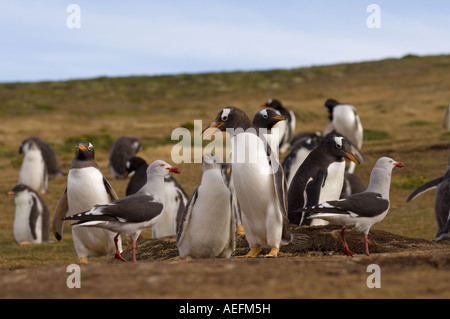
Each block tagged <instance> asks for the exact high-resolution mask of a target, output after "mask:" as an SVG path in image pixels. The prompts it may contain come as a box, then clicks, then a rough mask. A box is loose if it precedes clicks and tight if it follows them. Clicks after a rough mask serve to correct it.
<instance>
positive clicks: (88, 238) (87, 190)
mask: <svg viewBox="0 0 450 319" xmlns="http://www.w3.org/2000/svg"><path fill="white" fill-rule="evenodd" d="M116 199H117V194H116V192H115V191H114V190H113V188H112V187H111V185H110V184H109V182H108V181H107V179H106V178H105V177H104V176H103V174H102V173H101V171H100V169H99V167H98V165H97V162H96V161H95V152H94V146H93V145H92V144H91V143H89V142H86V141H82V142H79V143H78V144H77V145H76V148H75V157H74V159H73V161H72V164H71V165H70V169H69V173H68V175H67V186H66V189H65V191H64V193H63V195H62V196H61V199H60V200H59V202H58V204H57V205H56V208H55V212H54V214H53V233H54V235H55V237H56V239H58V240H61V238H62V231H63V224H64V221H63V220H62V218H63V217H65V216H66V215H74V214H76V213H80V212H84V211H86V210H89V209H91V207H93V206H94V205H103V204H108V203H110V202H112V201H113V200H116ZM72 236H73V244H74V247H75V250H76V252H77V255H78V258H79V259H80V262H83V263H86V262H88V260H89V258H90V257H100V256H105V255H108V254H111V253H114V252H115V246H114V244H113V243H112V240H113V238H114V236H115V234H114V233H112V232H110V231H109V230H105V229H101V228H76V227H75V228H72ZM118 240H119V246H121V240H120V237H119V238H118Z"/></svg>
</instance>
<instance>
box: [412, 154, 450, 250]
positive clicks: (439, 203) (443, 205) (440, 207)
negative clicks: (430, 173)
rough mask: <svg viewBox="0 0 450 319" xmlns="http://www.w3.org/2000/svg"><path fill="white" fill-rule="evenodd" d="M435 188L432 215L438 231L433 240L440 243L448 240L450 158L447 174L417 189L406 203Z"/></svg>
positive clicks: (449, 226)
mask: <svg viewBox="0 0 450 319" xmlns="http://www.w3.org/2000/svg"><path fill="white" fill-rule="evenodd" d="M449 155H450V154H449ZM435 188H436V195H435V199H434V213H435V217H436V221H437V226H438V231H437V233H436V237H435V238H434V240H435V241H441V240H443V239H450V156H449V163H448V165H447V172H446V173H445V174H444V176H441V177H438V178H436V179H433V180H431V181H429V182H426V183H425V184H423V185H422V186H420V187H418V188H417V189H416V190H415V191H413V192H412V193H411V195H409V196H408V199H407V200H406V202H407V203H409V202H410V201H412V200H413V199H414V198H416V197H417V196H419V195H421V194H423V193H425V192H427V191H429V190H432V189H435Z"/></svg>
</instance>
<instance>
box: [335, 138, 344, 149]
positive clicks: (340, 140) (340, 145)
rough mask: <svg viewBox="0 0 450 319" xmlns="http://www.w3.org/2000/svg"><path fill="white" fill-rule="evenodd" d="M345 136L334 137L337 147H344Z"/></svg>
mask: <svg viewBox="0 0 450 319" xmlns="http://www.w3.org/2000/svg"><path fill="white" fill-rule="evenodd" d="M343 139H344V138H343V137H342V136H336V137H335V138H334V141H335V142H336V147H337V148H339V149H341V148H342V140H343Z"/></svg>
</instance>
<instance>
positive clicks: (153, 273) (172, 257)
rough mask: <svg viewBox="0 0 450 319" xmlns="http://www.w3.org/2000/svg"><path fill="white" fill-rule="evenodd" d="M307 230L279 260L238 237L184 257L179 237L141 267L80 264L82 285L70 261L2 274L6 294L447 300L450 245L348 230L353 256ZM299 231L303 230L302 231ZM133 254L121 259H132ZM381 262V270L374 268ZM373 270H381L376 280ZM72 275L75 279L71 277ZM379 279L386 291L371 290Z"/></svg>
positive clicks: (146, 250)
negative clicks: (230, 252)
mask: <svg viewBox="0 0 450 319" xmlns="http://www.w3.org/2000/svg"><path fill="white" fill-rule="evenodd" d="M292 232H293V233H294V234H301V235H307V236H308V237H307V238H306V239H305V240H303V241H295V242H293V243H291V244H289V245H287V246H284V247H282V249H281V251H280V254H279V257H278V258H273V259H268V258H255V259H245V258H236V256H238V255H244V254H245V253H246V252H247V250H248V248H247V244H246V241H245V238H243V237H240V238H238V246H237V249H236V252H235V256H233V257H232V258H230V259H197V260H190V261H187V260H181V259H180V258H179V257H178V252H177V249H176V245H175V238H173V237H166V238H162V239H149V240H145V241H142V242H140V243H139V245H138V247H137V259H138V263H137V264H132V263H130V262H128V263H123V262H119V261H116V260H114V259H111V260H110V261H106V262H96V261H93V262H91V263H89V264H83V265H80V272H79V274H80V281H79V282H80V285H81V287H80V288H69V287H68V286H67V280H68V278H69V276H71V275H72V274H73V273H72V270H70V269H68V265H56V266H50V267H49V266H46V267H36V268H24V269H16V270H1V271H0V287H1V290H0V298H51V299H59V298H63V299H66V298H70V299H73V298H114V299H115V298H130V299H135V298H162V299H197V298H198V299H200V298H202V299H203V298H205V299H230V298H231V299H266V298H269V299H296V298H333V299H334V298H449V297H450V289H449V288H450V284H449V282H450V271H449V270H450V244H449V243H448V242H444V243H435V242H432V241H428V240H425V239H415V238H407V237H403V236H398V235H394V234H391V233H388V232H385V231H381V230H373V231H372V232H371V233H370V234H369V249H370V251H371V255H370V256H365V255H364V254H363V252H364V240H363V235H362V233H361V232H359V231H358V230H356V229H351V230H347V231H346V238H347V242H348V244H349V247H350V249H351V250H352V251H353V252H354V253H355V256H354V257H347V256H345V255H344V254H343V251H342V245H341V241H340V237H339V232H340V229H339V228H338V227H335V226H325V227H323V226H322V227H293V228H292ZM296 236H298V235H296ZM130 255H131V253H130V251H129V250H126V251H125V252H124V253H123V256H124V257H125V258H126V259H127V260H129V259H130V257H131V256H130ZM373 264H375V265H378V266H379V270H378V271H375V272H374V270H373V269H372V268H370V267H369V265H373ZM375 275H377V276H378V275H379V276H378V277H376V276H375ZM70 280H71V279H70V278H69V281H70ZM368 283H369V286H370V284H371V283H379V284H380V288H369V286H368Z"/></svg>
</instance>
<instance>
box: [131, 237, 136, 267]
mask: <svg viewBox="0 0 450 319" xmlns="http://www.w3.org/2000/svg"><path fill="white" fill-rule="evenodd" d="M131 250H132V252H133V259H132V260H131V262H133V263H136V262H137V261H136V240H135V239H133V241H132V243H131Z"/></svg>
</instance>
